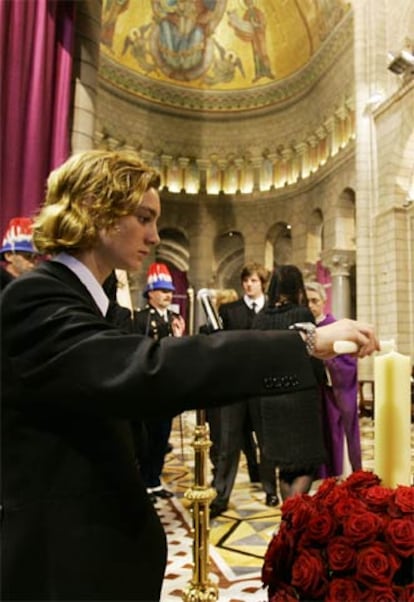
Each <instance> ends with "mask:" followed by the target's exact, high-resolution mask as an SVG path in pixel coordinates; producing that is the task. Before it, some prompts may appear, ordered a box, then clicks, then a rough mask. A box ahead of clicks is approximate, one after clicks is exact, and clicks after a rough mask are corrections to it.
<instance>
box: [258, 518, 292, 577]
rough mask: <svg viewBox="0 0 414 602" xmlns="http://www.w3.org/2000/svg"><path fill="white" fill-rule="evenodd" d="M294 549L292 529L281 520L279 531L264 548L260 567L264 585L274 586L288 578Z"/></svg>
mask: <svg viewBox="0 0 414 602" xmlns="http://www.w3.org/2000/svg"><path fill="white" fill-rule="evenodd" d="M294 549H295V538H294V537H293V534H292V531H291V529H289V528H288V527H287V525H286V523H284V522H282V524H281V525H280V529H279V533H277V534H276V535H275V536H274V537H273V538H272V540H271V541H270V543H269V546H268V548H267V550H266V554H265V558H264V563H263V568H262V581H263V583H264V585H269V586H271V585H272V586H275V585H276V584H277V583H280V582H282V581H287V580H288V579H290V573H291V566H292V563H293V555H294Z"/></svg>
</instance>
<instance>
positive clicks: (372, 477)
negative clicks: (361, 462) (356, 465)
mask: <svg viewBox="0 0 414 602" xmlns="http://www.w3.org/2000/svg"><path fill="white" fill-rule="evenodd" d="M380 484H381V479H380V478H379V477H378V476H377V475H376V474H375V473H373V472H369V471H367V470H356V471H355V472H353V473H351V474H350V475H349V477H348V478H347V479H346V481H345V482H344V485H345V486H346V487H347V488H348V489H352V491H361V492H363V491H364V490H365V489H367V488H368V487H373V486H374V485H380Z"/></svg>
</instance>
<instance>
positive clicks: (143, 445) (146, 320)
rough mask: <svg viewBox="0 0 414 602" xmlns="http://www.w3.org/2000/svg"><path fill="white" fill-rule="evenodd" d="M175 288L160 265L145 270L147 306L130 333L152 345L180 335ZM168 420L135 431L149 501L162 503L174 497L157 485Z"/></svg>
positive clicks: (154, 421)
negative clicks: (149, 339) (140, 335)
mask: <svg viewBox="0 0 414 602" xmlns="http://www.w3.org/2000/svg"><path fill="white" fill-rule="evenodd" d="M174 291H175V286H174V284H173V280H172V276H171V274H170V271H169V269H168V267H167V266H166V265H165V264H163V263H152V264H151V265H150V266H149V268H148V275H147V285H146V287H145V290H144V297H146V298H147V299H148V303H147V305H146V306H145V307H144V308H143V309H141V310H138V311H137V312H135V313H134V331H135V332H137V333H139V334H143V335H145V336H148V337H151V338H152V339H155V340H156V341H158V340H160V339H162V338H164V337H171V336H182V335H183V334H184V328H185V324H184V320H182V319H180V316H179V315H178V314H176V313H174V312H173V311H171V310H170V309H169V307H170V305H171V303H172V298H173V293H174ZM171 425H172V419H171V418H152V419H148V420H144V421H143V422H142V423H140V424H139V425H135V428H138V429H139V433H138V435H139V436H137V437H136V441H137V459H138V463H139V466H140V470H141V474H142V477H143V479H144V483H145V485H146V488H147V491H148V493H149V494H150V498H151V500H152V501H154V502H155V501H156V498H157V497H158V498H162V499H166V498H169V497H172V496H173V495H174V494H173V493H172V492H171V491H169V490H168V489H166V488H165V487H164V486H163V485H162V483H161V476H162V469H163V466H164V459H165V454H166V450H167V446H168V439H169V436H170V433H171Z"/></svg>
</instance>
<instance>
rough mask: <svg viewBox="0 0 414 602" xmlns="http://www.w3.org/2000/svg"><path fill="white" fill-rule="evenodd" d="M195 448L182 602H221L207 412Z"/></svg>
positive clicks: (191, 315)
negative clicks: (214, 574) (213, 565)
mask: <svg viewBox="0 0 414 602" xmlns="http://www.w3.org/2000/svg"><path fill="white" fill-rule="evenodd" d="M187 295H188V302H189V312H188V332H189V334H194V289H192V288H189V289H188V291H187ZM191 445H192V447H193V449H194V485H193V486H192V487H191V488H190V489H188V490H187V491H186V492H185V494H184V497H185V498H186V499H187V500H189V501H190V502H191V513H192V517H193V575H192V579H191V581H190V582H189V584H188V585H187V587H186V588H185V590H184V591H183V594H182V599H183V600H184V601H185V602H215V601H216V600H218V588H217V586H216V585H215V584H214V583H212V581H211V580H210V579H209V568H210V560H209V536H210V516H209V507H210V502H211V501H212V500H213V499H214V497H215V495H216V493H215V491H214V489H212V488H211V487H209V486H208V485H207V463H208V450H209V449H210V447H211V441H210V434H209V428H208V423H207V422H206V412H205V410H197V413H196V426H195V429H194V439H193V442H192V444H191Z"/></svg>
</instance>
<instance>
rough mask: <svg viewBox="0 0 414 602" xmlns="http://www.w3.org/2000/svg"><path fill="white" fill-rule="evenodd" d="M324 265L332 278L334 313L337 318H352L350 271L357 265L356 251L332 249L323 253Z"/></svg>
mask: <svg viewBox="0 0 414 602" xmlns="http://www.w3.org/2000/svg"><path fill="white" fill-rule="evenodd" d="M321 255H322V263H323V265H324V266H325V267H327V268H329V270H330V272H331V277H332V313H333V315H334V316H335V318H337V319H340V318H350V317H351V284H350V270H351V267H352V266H353V265H354V264H355V251H352V250H346V249H330V250H328V251H323V252H322V254H321Z"/></svg>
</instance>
